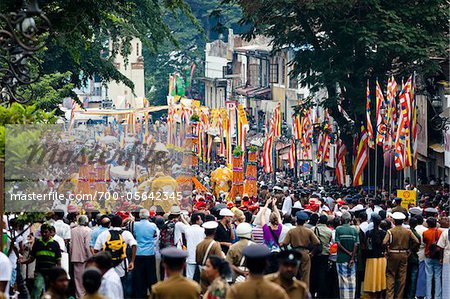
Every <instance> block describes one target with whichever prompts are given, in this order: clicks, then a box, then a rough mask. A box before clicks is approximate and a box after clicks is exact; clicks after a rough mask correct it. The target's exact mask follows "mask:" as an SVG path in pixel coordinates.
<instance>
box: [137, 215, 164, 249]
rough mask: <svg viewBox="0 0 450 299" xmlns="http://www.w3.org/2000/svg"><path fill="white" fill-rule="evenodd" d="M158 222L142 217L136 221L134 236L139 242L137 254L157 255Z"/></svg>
mask: <svg viewBox="0 0 450 299" xmlns="http://www.w3.org/2000/svg"><path fill="white" fill-rule="evenodd" d="M158 234H159V231H158V228H157V227H156V224H154V223H153V222H150V221H148V220H147V219H142V220H140V221H136V222H135V223H134V237H135V238H136V242H137V251H136V255H146V256H147V255H155V245H156V240H157V238H158Z"/></svg>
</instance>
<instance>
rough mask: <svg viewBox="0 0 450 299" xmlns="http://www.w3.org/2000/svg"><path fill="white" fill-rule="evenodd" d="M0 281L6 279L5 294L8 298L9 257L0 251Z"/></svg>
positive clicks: (10, 270) (9, 279)
mask: <svg viewBox="0 0 450 299" xmlns="http://www.w3.org/2000/svg"><path fill="white" fill-rule="evenodd" d="M0 269H1V271H0V281H7V283H6V289H5V295H6V298H9V282H10V281H11V275H12V269H13V268H12V265H11V261H10V260H9V258H8V257H7V256H6V255H5V254H4V253H3V252H1V251H0Z"/></svg>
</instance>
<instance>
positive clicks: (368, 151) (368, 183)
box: [367, 146, 370, 195]
mask: <svg viewBox="0 0 450 299" xmlns="http://www.w3.org/2000/svg"><path fill="white" fill-rule="evenodd" d="M369 193H370V146H368V147H367V195H368V194H369Z"/></svg>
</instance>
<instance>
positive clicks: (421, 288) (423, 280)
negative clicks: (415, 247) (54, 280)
mask: <svg viewBox="0 0 450 299" xmlns="http://www.w3.org/2000/svg"><path fill="white" fill-rule="evenodd" d="M421 214H422V212H421V213H420V214H419V215H416V216H415V218H416V219H417V226H416V228H415V230H416V232H417V234H418V235H419V236H420V238H417V239H418V240H419V242H420V246H419V251H418V252H417V256H418V257H419V271H418V273H417V284H416V294H415V295H416V297H418V298H423V297H425V296H426V295H427V274H426V272H425V243H424V242H423V233H424V232H425V231H426V230H427V229H428V228H427V227H425V226H424V225H423V224H424V221H423V217H422V215H421Z"/></svg>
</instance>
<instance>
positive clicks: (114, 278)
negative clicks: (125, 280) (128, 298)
mask: <svg viewBox="0 0 450 299" xmlns="http://www.w3.org/2000/svg"><path fill="white" fill-rule="evenodd" d="M90 267H95V268H97V269H98V270H99V271H100V272H101V274H102V282H101V285H100V290H99V293H100V294H101V295H102V296H105V297H106V298H108V299H109V298H115V299H116V298H117V299H123V298H124V296H123V287H122V282H121V280H120V276H119V274H117V272H116V270H115V269H114V265H113V260H112V258H111V254H110V253H109V252H105V251H102V252H99V253H96V254H95V255H94V256H92V257H91V258H90V259H89V260H88V261H87V262H86V268H87V269H89V268H90Z"/></svg>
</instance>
